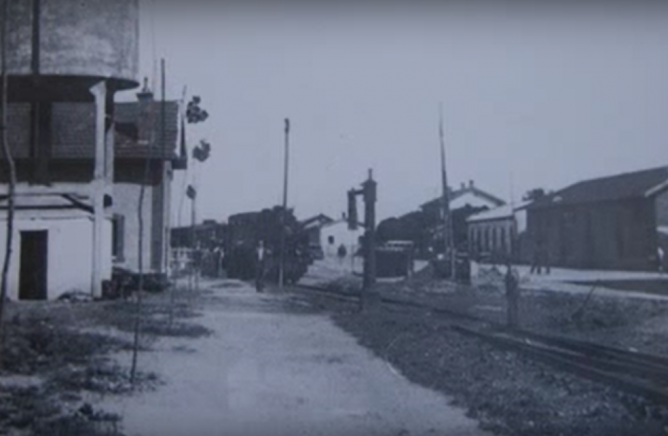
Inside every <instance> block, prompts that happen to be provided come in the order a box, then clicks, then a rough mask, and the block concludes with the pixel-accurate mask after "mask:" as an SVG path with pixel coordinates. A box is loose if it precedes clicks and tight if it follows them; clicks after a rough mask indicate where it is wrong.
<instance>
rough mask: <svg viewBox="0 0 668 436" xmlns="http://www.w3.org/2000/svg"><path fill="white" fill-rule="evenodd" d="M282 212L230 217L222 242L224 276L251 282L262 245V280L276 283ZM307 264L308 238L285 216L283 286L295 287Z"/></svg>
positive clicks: (300, 228)
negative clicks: (265, 279)
mask: <svg viewBox="0 0 668 436" xmlns="http://www.w3.org/2000/svg"><path fill="white" fill-rule="evenodd" d="M281 212H282V208H280V207H275V208H273V209H265V210H262V211H260V212H249V213H242V214H237V215H233V216H231V217H230V218H229V220H228V224H227V226H228V228H227V232H226V234H227V238H226V241H225V253H226V255H225V262H224V267H225V269H226V272H227V276H228V277H230V278H236V279H240V280H252V279H254V278H255V277H256V272H257V251H256V250H257V247H258V245H259V243H260V241H263V243H264V247H265V249H266V255H267V260H266V262H267V268H268V269H267V272H266V278H267V280H268V281H270V282H274V283H278V276H279V263H280V246H281V243H280V238H281ZM309 264H310V257H309V245H308V235H307V233H306V232H305V231H304V230H303V229H302V227H301V226H300V225H299V223H298V222H297V220H296V219H295V217H294V215H293V214H292V211H288V212H287V213H286V214H285V259H284V272H285V282H286V283H296V282H297V281H299V279H301V278H302V277H303V276H304V274H306V271H307V270H308V265H309Z"/></svg>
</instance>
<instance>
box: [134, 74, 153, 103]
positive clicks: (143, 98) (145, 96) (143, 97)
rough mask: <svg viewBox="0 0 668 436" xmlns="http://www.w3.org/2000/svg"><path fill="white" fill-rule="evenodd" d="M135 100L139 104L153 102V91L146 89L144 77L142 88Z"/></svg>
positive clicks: (146, 82)
mask: <svg viewBox="0 0 668 436" xmlns="http://www.w3.org/2000/svg"><path fill="white" fill-rule="evenodd" d="M137 100H139V102H140V103H145V102H150V101H153V91H151V88H149V87H148V77H144V87H143V88H142V90H141V91H140V92H138V93H137Z"/></svg>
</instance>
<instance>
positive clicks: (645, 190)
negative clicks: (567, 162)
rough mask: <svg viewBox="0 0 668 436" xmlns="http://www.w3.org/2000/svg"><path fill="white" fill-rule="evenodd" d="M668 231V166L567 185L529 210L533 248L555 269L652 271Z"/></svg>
mask: <svg viewBox="0 0 668 436" xmlns="http://www.w3.org/2000/svg"><path fill="white" fill-rule="evenodd" d="M667 227H668V167H660V168H653V169H649V170H644V171H637V172H632V173H625V174H620V175H616V176H611V177H603V178H598V179H593V180H587V181H584V182H580V183H576V184H574V185H571V186H568V187H566V188H564V189H562V190H560V191H558V192H556V193H554V194H550V195H548V196H546V197H544V198H542V199H540V200H537V201H535V202H534V203H532V205H530V206H529V207H528V209H527V231H528V234H529V237H530V239H531V243H532V244H531V245H532V247H533V249H535V247H537V246H540V245H541V244H542V245H543V246H544V247H545V248H544V249H545V251H546V256H547V260H548V261H549V262H550V264H551V265H552V266H560V267H569V268H592V269H593V268H597V269H623V270H627V269H628V270H650V269H656V267H657V256H656V253H657V247H658V246H659V245H663V246H664V247H663V248H664V251H667V252H668V250H667V248H668V247H666V246H665V244H666V240H665V237H663V236H662V234H663V232H664V230H665V229H666V228H667Z"/></svg>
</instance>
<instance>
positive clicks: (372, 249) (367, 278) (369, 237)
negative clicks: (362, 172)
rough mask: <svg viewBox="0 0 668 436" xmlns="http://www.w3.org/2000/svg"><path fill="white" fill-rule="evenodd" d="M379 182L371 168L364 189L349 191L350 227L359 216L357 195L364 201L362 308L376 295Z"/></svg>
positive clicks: (353, 226) (354, 224)
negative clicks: (374, 289)
mask: <svg viewBox="0 0 668 436" xmlns="http://www.w3.org/2000/svg"><path fill="white" fill-rule="evenodd" d="M377 187H378V184H377V183H376V181H375V180H373V172H372V170H369V177H368V179H367V180H366V181H365V182H364V183H362V189H358V190H355V189H351V190H350V191H348V228H349V229H350V230H356V229H357V227H358V218H357V196H360V195H361V196H362V199H363V201H364V230H365V231H364V237H363V245H362V250H363V252H364V274H363V276H364V280H363V284H362V292H361V295H360V309H361V310H364V309H365V308H367V307H368V306H369V303H371V302H372V301H373V300H375V299H376V298H375V295H373V287H374V285H375V284H376V200H377Z"/></svg>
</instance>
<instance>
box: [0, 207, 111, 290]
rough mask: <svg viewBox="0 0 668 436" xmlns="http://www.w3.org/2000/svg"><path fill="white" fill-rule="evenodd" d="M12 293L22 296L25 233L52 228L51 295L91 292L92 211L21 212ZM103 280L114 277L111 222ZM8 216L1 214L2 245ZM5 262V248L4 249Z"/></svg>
mask: <svg viewBox="0 0 668 436" xmlns="http://www.w3.org/2000/svg"><path fill="white" fill-rule="evenodd" d="M14 229H15V230H14V235H13V244H12V250H13V253H12V259H11V264H10V270H9V290H8V296H9V298H10V299H12V300H16V299H18V296H19V295H18V292H19V272H20V259H21V232H22V231H48V247H47V249H48V254H47V269H48V272H47V292H48V294H47V297H48V298H49V299H56V298H58V297H59V296H61V295H62V294H63V293H65V292H68V291H81V292H87V293H88V292H90V291H91V283H92V268H93V220H92V218H91V217H90V216H89V214H88V213H86V212H84V211H79V210H67V211H38V212H37V213H36V212H35V211H18V212H17V215H16V220H15V222H14ZM103 234H104V237H103V244H102V247H100V249H101V250H102V253H103V256H102V258H103V259H102V265H103V269H102V280H109V279H110V278H111V222H110V221H109V220H107V221H106V222H105V225H104V232H103ZM6 236H7V234H6V215H5V214H3V215H2V216H0V244H2V247H4V245H5V243H6V240H7V239H6ZM0 262H4V250H3V251H2V252H0Z"/></svg>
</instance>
